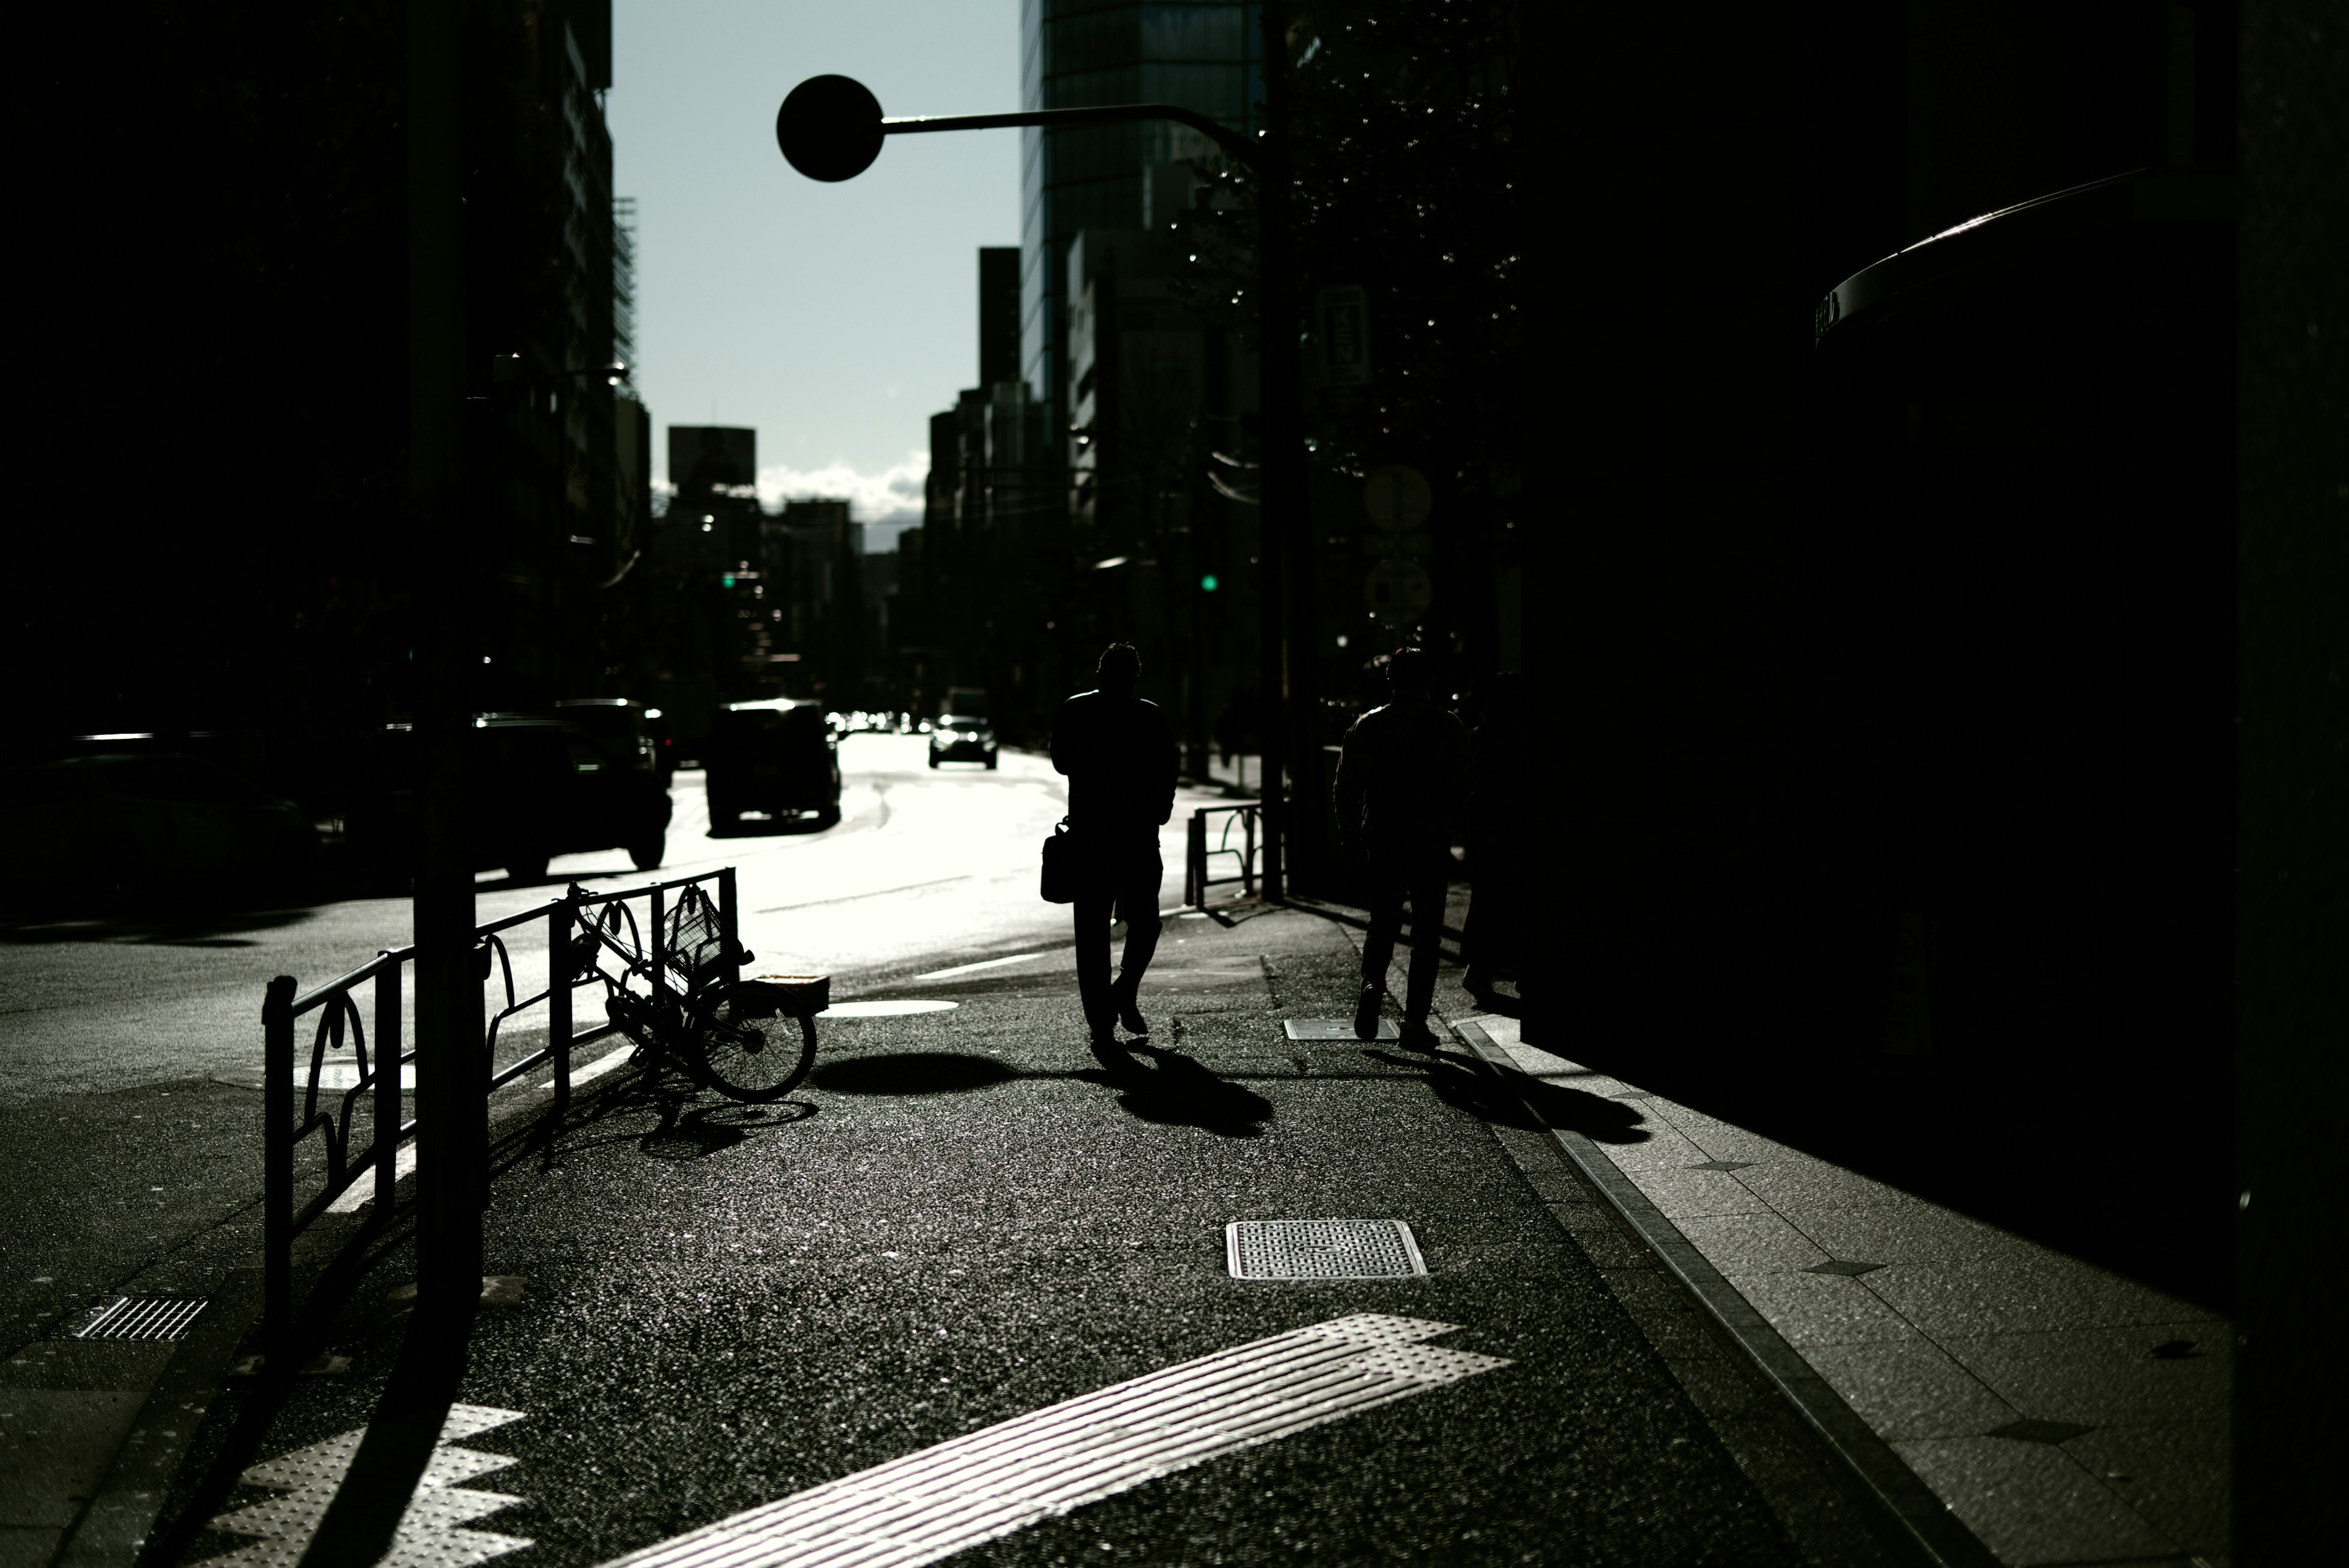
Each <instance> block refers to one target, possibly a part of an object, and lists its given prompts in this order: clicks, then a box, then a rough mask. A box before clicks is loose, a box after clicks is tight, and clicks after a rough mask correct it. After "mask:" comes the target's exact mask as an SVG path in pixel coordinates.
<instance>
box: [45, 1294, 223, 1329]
mask: <svg viewBox="0 0 2349 1568" xmlns="http://www.w3.org/2000/svg"><path fill="white" fill-rule="evenodd" d="M211 1302H212V1297H210V1296H123V1297H120V1298H119V1299H118V1300H117V1301H116V1302H115V1303H114V1304H113V1305H112V1306H110V1307H108V1308H106V1309H105V1310H104V1311H102V1312H100V1313H99V1314H98V1315H97V1316H96V1317H94V1318H92V1319H90V1320H89V1321H88V1323H86V1324H83V1325H82V1326H81V1327H80V1328H79V1329H77V1330H76V1331H75V1333H74V1337H75V1338H76V1339H184V1338H186V1337H187V1333H188V1325H189V1324H191V1323H193V1322H195V1321H196V1314H198V1313H201V1312H202V1311H203V1310H204V1308H205V1307H206V1306H207V1305H209V1304H210V1303H211Z"/></svg>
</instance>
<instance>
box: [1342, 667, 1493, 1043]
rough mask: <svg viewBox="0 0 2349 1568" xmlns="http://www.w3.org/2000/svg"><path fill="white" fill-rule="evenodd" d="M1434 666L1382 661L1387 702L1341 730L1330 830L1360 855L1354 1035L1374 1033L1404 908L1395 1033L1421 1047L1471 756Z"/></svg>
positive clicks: (1427, 1038)
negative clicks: (1363, 912) (1406, 934)
mask: <svg viewBox="0 0 2349 1568" xmlns="http://www.w3.org/2000/svg"><path fill="white" fill-rule="evenodd" d="M1434 675H1435V671H1434V668H1433V663H1432V661H1431V660H1430V659H1429V658H1428V656H1427V655H1426V654H1425V653H1423V652H1422V651H1421V650H1419V649H1401V650H1400V651H1398V652H1396V653H1394V654H1392V655H1391V656H1390V657H1389V659H1387V687H1388V690H1389V691H1390V692H1391V693H1392V697H1393V701H1390V702H1389V703H1388V704H1387V705H1386V706H1385V707H1383V708H1373V709H1371V711H1369V712H1367V713H1365V714H1363V715H1362V716H1361V718H1359V719H1357V720H1355V721H1354V726H1353V728H1352V729H1350V730H1349V731H1347V732H1346V745H1345V750H1344V751H1343V753H1340V757H1339V760H1338V778H1337V784H1336V793H1337V797H1338V831H1339V833H1340V836H1342V838H1343V839H1344V841H1345V843H1346V845H1347V846H1348V847H1349V848H1350V849H1351V850H1352V851H1353V852H1354V853H1355V854H1356V855H1357V856H1359V857H1362V858H1365V859H1367V860H1368V862H1369V865H1370V874H1371V929H1370V934H1369V936H1368V937H1367V938H1366V939H1365V940H1363V943H1362V990H1361V997H1360V998H1359V1000H1358V1001H1357V1002H1356V1004H1355V1008H1354V1033H1355V1034H1356V1036H1357V1037H1359V1038H1361V1039H1364V1040H1368V1039H1370V1038H1371V1037H1372V1036H1373V1035H1375V1034H1376V1033H1378V1026H1379V1001H1380V998H1381V997H1382V996H1383V995H1384V994H1385V992H1386V976H1387V963H1388V961H1389V960H1391V959H1392V958H1393V956H1394V943H1395V936H1396V933H1397V932H1398V930H1399V929H1401V927H1402V911H1403V906H1404V904H1405V903H1408V904H1409V905H1410V906H1411V970H1410V972H1409V975H1408V978H1407V979H1406V981H1405V983H1404V988H1403V1009H1402V1011H1403V1031H1402V1034H1403V1040H1404V1042H1405V1043H1406V1044H1412V1045H1416V1046H1419V1047H1421V1048H1423V1049H1424V1048H1426V1047H1427V1046H1428V1045H1429V1044H1430V1043H1431V1040H1432V1036H1431V1035H1430V1034H1429V1033H1428V1029H1427V1012H1428V1009H1429V1008H1430V1007H1431V1006H1432V1005H1433V1002H1434V1000H1435V971H1436V965H1437V963H1438V961H1440V959H1441V957H1442V951H1443V950H1442V946H1441V943H1442V941H1443V936H1444V890H1445V888H1446V887H1447V886H1448V885H1449V884H1450V882H1451V880H1452V865H1453V861H1452V841H1453V839H1454V836H1456V835H1457V834H1458V832H1459V830H1460V828H1461V826H1462V823H1463V819H1464V816H1465V815H1466V811H1467V805H1468V795H1469V790H1470V782H1469V781H1470V778H1471V772H1470V769H1471V763H1470V758H1469V748H1468V732H1467V731H1466V730H1465V729H1464V728H1463V727H1462V726H1461V723H1460V721H1459V720H1457V719H1455V718H1454V717H1453V716H1452V715H1451V714H1450V713H1449V712H1446V711H1444V708H1443V707H1441V706H1440V705H1439V704H1438V703H1437V702H1436V701H1435V692H1434V687H1433V680H1434Z"/></svg>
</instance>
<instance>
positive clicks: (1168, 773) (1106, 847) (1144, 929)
mask: <svg viewBox="0 0 2349 1568" xmlns="http://www.w3.org/2000/svg"><path fill="white" fill-rule="evenodd" d="M1093 679H1094V680H1098V681H1099V682H1100V683H1101V684H1100V689H1099V690H1097V691H1080V692H1078V693H1077V694H1076V695H1075V696H1074V697H1071V698H1070V699H1069V700H1068V701H1066V702H1063V703H1061V711H1060V714H1059V716H1058V717H1057V718H1055V719H1054V721H1053V723H1052V766H1053V767H1055V768H1057V769H1059V770H1060V771H1061V773H1064V774H1068V775H1069V831H1070V833H1071V835H1072V836H1074V837H1075V838H1076V840H1077V848H1078V853H1079V856H1080V857H1081V863H1082V865H1083V867H1084V870H1083V877H1084V881H1083V883H1082V890H1081V892H1080V893H1079V894H1078V895H1077V901H1076V922H1077V992H1078V994H1079V995H1080V996H1081V997H1082V998H1083V1000H1084V1006H1085V1026H1086V1028H1087V1029H1088V1030H1090V1031H1091V1033H1092V1044H1093V1049H1094V1051H1095V1053H1096V1054H1098V1053H1100V1052H1102V1051H1103V1050H1114V1049H1115V1048H1116V1045H1117V1030H1116V1027H1115V1025H1116V1024H1117V1023H1119V1022H1120V1021H1121V1020H1122V1021H1123V1023H1124V1024H1125V1026H1126V1028H1127V1029H1128V1030H1130V1031H1131V1032H1133V1033H1136V1034H1147V1033H1150V1023H1149V1021H1148V1020H1147V1019H1145V1018H1143V1016H1142V1008H1141V1005H1140V1002H1139V1001H1138V1000H1137V992H1138V991H1139V989H1140V987H1141V984H1142V975H1143V971H1145V970H1147V969H1148V968H1149V967H1150V955H1151V954H1152V953H1154V952H1155V951H1156V950H1157V948H1158V927H1159V921H1158V883H1159V878H1160V877H1162V876H1163V875H1164V867H1163V866H1162V865H1161V864H1160V862H1159V858H1158V829H1159V826H1160V825H1161V824H1163V823H1164V822H1165V820H1166V819H1167V818H1168V817H1170V816H1172V815H1174V780H1175V775H1176V773H1177V771H1178V769H1179V767H1180V763H1179V761H1178V759H1177V758H1176V756H1175V753H1174V731H1173V730H1172V729H1170V728H1169V727H1168V726H1167V723H1166V715H1165V714H1164V713H1162V712H1160V711H1158V704H1156V703H1155V702H1147V701H1143V699H1141V698H1139V697H1136V696H1135V695H1134V694H1133V689H1134V686H1135V685H1136V683H1138V682H1139V681H1140V680H1141V679H1142V655H1141V654H1140V653H1138V652H1136V651H1135V650H1134V648H1133V644H1132V643H1129V642H1113V643H1112V644H1110V645H1109V647H1108V648H1107V649H1103V650H1102V656H1101V662H1100V663H1099V664H1098V665H1096V666H1095V667H1094V670H1093ZM1115 916H1123V918H1124V919H1125V954H1124V958H1123V961H1122V962H1121V963H1120V964H1119V966H1118V977H1117V983H1116V984H1115V985H1114V986H1112V984H1111V983H1110V978H1109V928H1110V921H1111V919H1112V918H1113V917H1115ZM1105 1061H1106V1059H1105ZM1109 1064H1111V1065H1116V1063H1109Z"/></svg>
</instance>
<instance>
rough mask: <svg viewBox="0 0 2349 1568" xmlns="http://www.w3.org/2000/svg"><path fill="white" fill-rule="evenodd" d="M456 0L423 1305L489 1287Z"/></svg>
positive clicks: (423, 920) (443, 285) (418, 418)
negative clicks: (465, 520)
mask: <svg viewBox="0 0 2349 1568" xmlns="http://www.w3.org/2000/svg"><path fill="white" fill-rule="evenodd" d="M458 48H459V18H458V5H457V4H456V0H409V6H408V345H409V347H408V398H409V470H408V485H409V505H410V506H411V508H412V509H413V514H414V533H413V540H414V547H415V552H416V554H415V576H414V579H413V586H412V590H411V592H412V602H413V614H414V617H415V634H416V647H415V660H416V676H417V693H416V732H415V736H414V738H415V740H416V742H417V746H416V751H417V753H418V755H417V763H418V767H419V778H418V781H417V782H418V785H419V788H418V792H417V794H418V813H417V826H418V834H417V837H418V843H417V857H416V892H415V906H414V916H415V932H416V1065H417V1073H416V1080H417V1095H416V1098H417V1169H416V1179H417V1200H418V1208H419V1219H420V1223H419V1234H418V1241H417V1251H418V1257H417V1272H418V1276H419V1277H418V1285H419V1298H420V1300H419V1305H420V1306H425V1307H432V1308H438V1309H443V1310H446V1309H454V1308H460V1307H467V1306H470V1305H471V1303H474V1302H475V1301H478V1300H479V1298H480V1295H481V1209H482V1203H483V1199H484V1197H485V1192H484V1185H485V1173H484V1171H483V1165H484V1164H485V1162H486V1160H487V1158H488V1131H489V1129H488V1114H489V1106H488V1096H487V1074H486V1072H485V1071H484V1069H483V1065H482V1064H481V1061H480V1060H479V1054H480V1052H481V978H480V976H479V974H478V972H477V971H476V970H475V968H474V961H473V956H472V949H473V861H472V855H471V806H472V790H471V776H470V774H471V767H470V762H471V749H472V745H471V742H472V736H471V730H472V722H473V702H472V696H473V687H474V682H475V680H476V672H475V669H474V666H475V663H476V661H477V659H478V658H479V655H478V654H477V653H476V651H475V649H474V647H473V639H472V638H471V635H470V634H471V631H472V622H473V594H472V574H471V571H470V570H469V569H468V568H467V566H466V565H465V562H466V560H467V555H466V549H465V543H466V542H465V539H464V536H463V534H464V530H463V527H462V508H463V499H462V497H463V480H464V447H465V441H464V427H463V422H462V415H463V400H464V396H465V379H466V378H465V363H466V360H465V317H464V249H463V234H462V232H461V223H462V213H463V206H462V202H461V195H462V192H461V182H462V178H463V164H462V161H461V158H460V147H459V134H460V132H459V104H458V69H459V67H458Z"/></svg>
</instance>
